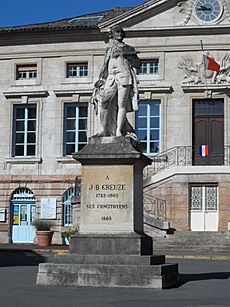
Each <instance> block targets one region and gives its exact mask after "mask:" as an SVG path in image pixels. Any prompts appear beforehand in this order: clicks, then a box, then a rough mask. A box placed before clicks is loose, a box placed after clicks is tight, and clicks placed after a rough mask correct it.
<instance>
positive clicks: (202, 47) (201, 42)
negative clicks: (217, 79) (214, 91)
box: [200, 40, 208, 96]
mask: <svg viewBox="0 0 230 307" xmlns="http://www.w3.org/2000/svg"><path fill="white" fill-rule="evenodd" d="M200 44H201V50H202V54H203V63H204V77H205V85H206V92H207V96H208V83H207V75H206V68H207V67H206V61H205V55H204V46H203V41H202V40H200Z"/></svg>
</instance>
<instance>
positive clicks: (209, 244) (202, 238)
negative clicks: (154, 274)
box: [153, 232, 230, 252]
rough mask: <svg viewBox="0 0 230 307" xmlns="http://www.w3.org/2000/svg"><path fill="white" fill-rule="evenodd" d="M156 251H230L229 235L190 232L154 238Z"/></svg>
mask: <svg viewBox="0 0 230 307" xmlns="http://www.w3.org/2000/svg"><path fill="white" fill-rule="evenodd" d="M153 250H154V252H156V251H158V250H159V251H164V250H171V251H179V250H183V251H185V250H187V251H230V239H229V233H212V232H211V233H209V232H188V233H181V232H180V233H177V232H175V234H174V235H167V236H166V237H164V238H162V237H157V238H153Z"/></svg>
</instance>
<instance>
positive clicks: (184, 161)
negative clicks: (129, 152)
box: [144, 145, 230, 178]
mask: <svg viewBox="0 0 230 307" xmlns="http://www.w3.org/2000/svg"><path fill="white" fill-rule="evenodd" d="M194 150H195V148H194V147H193V146H175V147H172V148H170V149H168V150H166V151H163V152H161V153H159V154H157V155H155V156H154V157H152V161H153V162H152V164H151V165H149V166H147V167H146V168H145V169H144V177H145V178H148V177H151V176H153V175H155V174H157V173H160V172H162V171H164V170H167V169H170V168H172V167H174V166H192V165H193V154H194ZM220 156H221V157H222V158H223V165H230V145H225V146H224V151H223V153H222V154H217V155H216V158H217V160H218V158H219V157H220ZM214 165H219V164H218V163H217V164H214Z"/></svg>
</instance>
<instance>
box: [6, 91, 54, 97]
mask: <svg viewBox="0 0 230 307" xmlns="http://www.w3.org/2000/svg"><path fill="white" fill-rule="evenodd" d="M3 95H4V96H5V97H6V98H7V99H9V98H21V97H23V96H24V97H47V96H48V95H49V92H48V91H45V90H44V91H21V92H20V91H8V92H3Z"/></svg>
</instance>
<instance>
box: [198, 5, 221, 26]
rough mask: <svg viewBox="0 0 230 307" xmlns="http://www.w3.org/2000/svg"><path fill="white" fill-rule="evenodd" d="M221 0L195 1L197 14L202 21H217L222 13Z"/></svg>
mask: <svg viewBox="0 0 230 307" xmlns="http://www.w3.org/2000/svg"><path fill="white" fill-rule="evenodd" d="M222 9H223V7H222V3H221V1H220V0H197V1H196V3H195V16H196V18H198V19H199V20H200V21H202V22H215V21H217V20H218V19H219V18H220V16H221V15H222Z"/></svg>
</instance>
